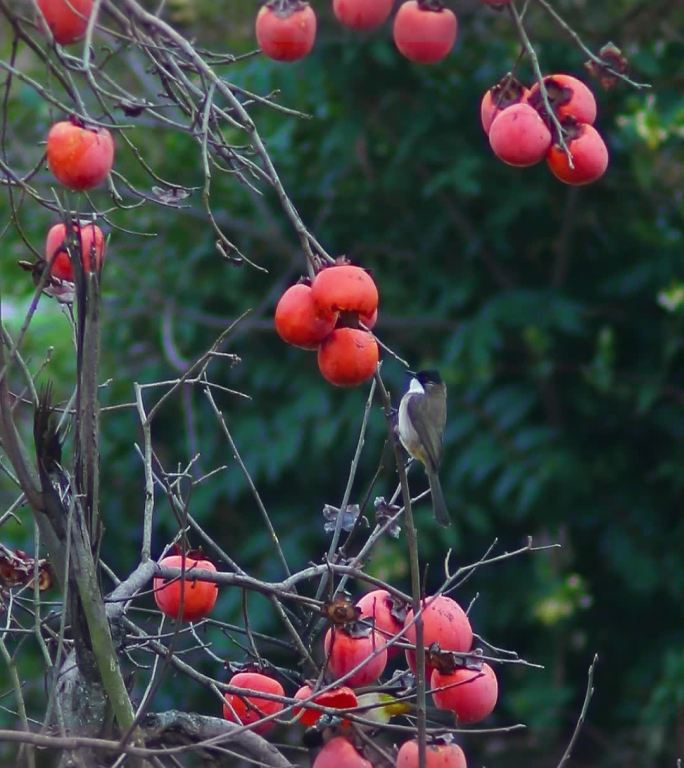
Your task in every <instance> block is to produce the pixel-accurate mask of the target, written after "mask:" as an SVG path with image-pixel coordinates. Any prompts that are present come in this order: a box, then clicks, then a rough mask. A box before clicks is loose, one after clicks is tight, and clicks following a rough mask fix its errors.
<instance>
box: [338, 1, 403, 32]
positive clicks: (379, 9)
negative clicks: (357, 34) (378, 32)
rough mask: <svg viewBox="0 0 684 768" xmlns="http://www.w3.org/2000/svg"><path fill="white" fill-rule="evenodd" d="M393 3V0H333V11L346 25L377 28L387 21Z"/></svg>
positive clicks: (355, 27)
mask: <svg viewBox="0 0 684 768" xmlns="http://www.w3.org/2000/svg"><path fill="white" fill-rule="evenodd" d="M393 4H394V3H393V0H333V12H334V14H335V16H336V17H337V19H338V21H339V22H340V23H342V24H344V26H345V27H349V28H350V29H356V30H366V29H375V28H376V27H379V26H381V25H382V24H384V23H385V22H386V21H387V19H388V18H389V15H390V13H391V12H392V5H393Z"/></svg>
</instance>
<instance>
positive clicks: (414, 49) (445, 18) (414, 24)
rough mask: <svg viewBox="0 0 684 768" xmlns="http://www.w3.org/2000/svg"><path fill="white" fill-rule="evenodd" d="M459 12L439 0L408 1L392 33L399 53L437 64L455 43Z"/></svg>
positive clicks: (417, 60) (395, 20) (401, 10)
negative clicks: (457, 13)
mask: <svg viewBox="0 0 684 768" xmlns="http://www.w3.org/2000/svg"><path fill="white" fill-rule="evenodd" d="M457 33H458V20H457V18H456V14H455V13H454V12H453V11H451V10H450V9H449V8H445V7H444V6H443V5H442V3H441V2H439V0H407V2H405V3H403V4H402V5H400V6H399V10H398V11H397V15H396V16H395V17H394V27H393V30H392V34H393V37H394V43H395V45H396V46H397V48H398V49H399V52H400V53H401V54H402V55H403V56H405V57H406V58H407V59H409V60H410V61H414V62H416V63H418V64H434V63H435V62H437V61H440V60H441V59H443V58H444V57H445V56H447V55H448V54H449V52H450V51H451V49H452V48H453V47H454V43H455V42H456V35H457Z"/></svg>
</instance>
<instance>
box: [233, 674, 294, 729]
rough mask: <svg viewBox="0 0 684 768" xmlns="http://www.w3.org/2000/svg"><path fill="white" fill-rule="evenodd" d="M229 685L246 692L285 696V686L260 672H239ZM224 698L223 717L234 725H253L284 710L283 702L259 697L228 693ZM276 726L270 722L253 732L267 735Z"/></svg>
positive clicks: (256, 727) (261, 724)
mask: <svg viewBox="0 0 684 768" xmlns="http://www.w3.org/2000/svg"><path fill="white" fill-rule="evenodd" d="M228 683H229V684H230V685H233V686H235V687H236V688H244V689H245V690H246V691H260V692H261V693H268V694H271V695H272V696H285V691H284V690H283V686H282V685H281V684H280V683H279V682H278V681H277V680H275V679H274V678H272V677H268V676H267V675H262V674H261V673H260V672H238V673H237V674H235V675H233V676H232V677H231V678H230V680H229V681H228ZM224 698H225V700H226V701H225V703H224V705H223V717H224V719H225V720H230V721H231V722H232V723H242V724H243V725H251V724H252V723H257V722H259V720H262V719H263V718H264V717H268V716H269V715H275V714H276V713H278V712H280V711H281V710H282V709H283V702H282V701H274V700H272V699H265V698H263V697H262V696H257V695H248V694H246V693H244V694H240V693H230V692H226V693H225V694H224ZM274 725H275V722H274V721H273V720H268V721H267V722H265V723H260V724H259V725H255V726H254V728H252V729H251V730H252V731H254V732H255V733H261V734H263V733H267V732H268V731H269V730H270V729H271V728H273V726H274Z"/></svg>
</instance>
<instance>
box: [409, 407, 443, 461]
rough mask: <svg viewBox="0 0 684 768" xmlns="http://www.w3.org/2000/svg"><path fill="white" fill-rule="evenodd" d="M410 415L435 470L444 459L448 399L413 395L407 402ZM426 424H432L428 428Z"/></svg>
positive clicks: (426, 456) (427, 457) (427, 458)
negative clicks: (443, 443) (431, 426)
mask: <svg viewBox="0 0 684 768" xmlns="http://www.w3.org/2000/svg"><path fill="white" fill-rule="evenodd" d="M406 407H407V409H408V415H409V418H410V419H411V424H412V425H413V428H414V429H415V430H416V432H417V433H418V437H419V438H420V442H421V444H422V445H423V447H424V449H425V454H426V455H425V458H426V460H427V461H428V462H429V463H430V468H431V469H433V470H434V471H435V472H436V471H437V470H438V469H439V465H440V462H441V461H442V450H443V445H442V441H443V438H444V426H445V424H446V401H441V400H439V399H438V400H437V401H436V402H435V401H434V400H427V399H426V398H425V397H424V396H419V397H411V398H410V399H409V401H408V403H407V406H406ZM425 424H432V425H433V428H432V429H427V428H426V427H425Z"/></svg>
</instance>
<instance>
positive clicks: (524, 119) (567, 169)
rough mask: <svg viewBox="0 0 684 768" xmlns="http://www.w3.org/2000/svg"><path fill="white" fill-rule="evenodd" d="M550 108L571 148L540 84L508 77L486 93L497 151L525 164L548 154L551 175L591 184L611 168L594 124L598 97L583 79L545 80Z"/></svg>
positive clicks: (488, 127)
mask: <svg viewBox="0 0 684 768" xmlns="http://www.w3.org/2000/svg"><path fill="white" fill-rule="evenodd" d="M544 85H545V87H546V93H547V99H548V103H549V107H550V108H551V110H552V111H553V113H554V115H555V117H556V118H557V122H558V124H559V125H560V126H561V130H562V133H563V138H564V139H565V143H566V146H567V149H568V151H567V152H566V151H565V149H564V148H563V146H562V145H561V143H560V140H559V137H558V136H555V140H554V135H553V133H554V131H555V130H556V129H557V126H556V124H555V122H554V121H553V120H552V118H551V115H549V113H548V110H547V108H546V105H545V104H544V98H543V95H542V91H541V87H540V85H539V83H535V84H534V85H533V86H532V87H531V88H526V87H525V86H524V85H523V84H522V83H520V82H519V81H518V80H517V79H516V78H515V77H513V76H512V75H510V74H509V75H506V76H505V77H504V78H503V79H502V80H501V81H500V82H498V83H497V84H496V85H494V86H493V87H492V88H490V89H489V90H488V91H487V92H486V93H485V95H484V96H483V97H482V102H481V105H480V117H481V119H482V127H483V128H484V131H485V133H486V134H487V135H488V136H489V143H490V145H491V148H492V150H493V151H494V154H495V155H496V156H497V157H498V158H499V159H500V160H503V162H504V163H507V164H508V165H514V166H518V167H521V168H525V167H527V166H530V165H536V164H537V163H539V162H541V161H542V160H543V159H544V158H546V164H547V165H548V167H549V169H550V171H551V173H553V175H554V176H555V177H556V178H557V179H560V181H562V182H564V183H565V184H570V185H573V186H580V185H583V184H590V183H591V182H593V181H596V180H597V179H600V178H601V176H603V174H604V173H605V172H606V169H607V168H608V149H607V147H606V144H605V142H604V141H603V139H602V138H601V134H600V133H599V132H598V131H597V130H596V128H594V122H595V120H596V113H597V108H596V99H595V98H594V94H593V93H592V91H591V90H590V88H589V87H588V86H587V85H585V83H583V82H582V81H581V80H578V79H577V78H576V77H573V76H572V75H567V74H558V75H548V76H546V77H545V78H544Z"/></svg>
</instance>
